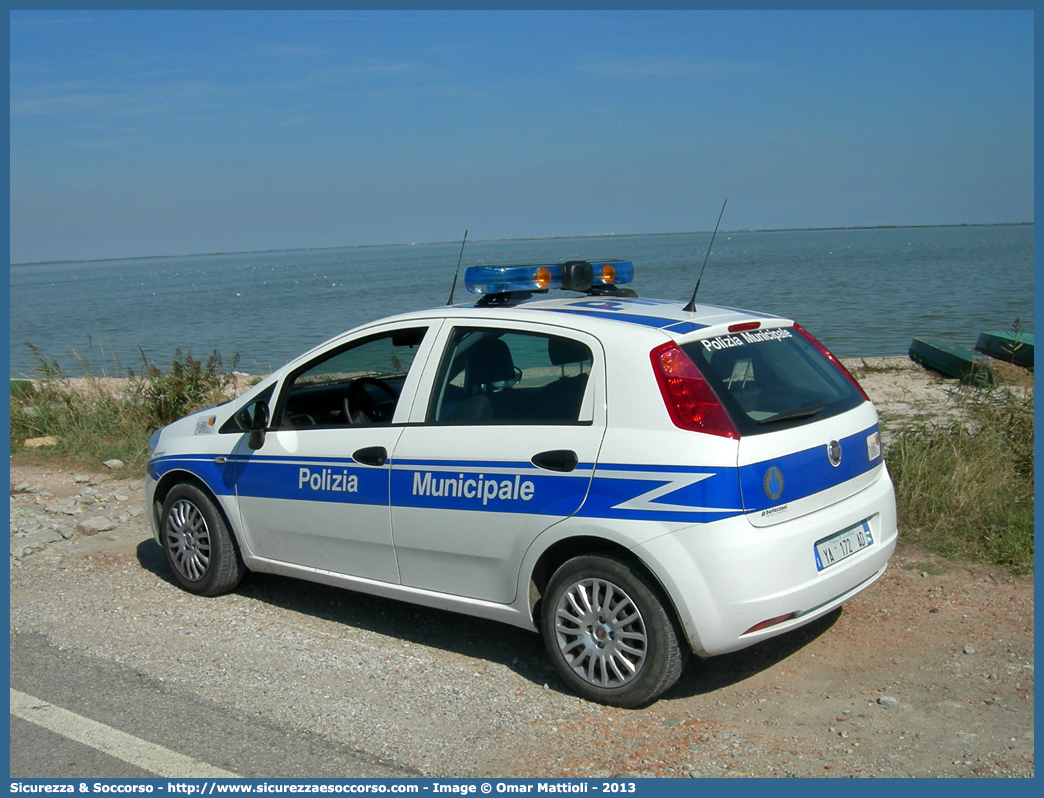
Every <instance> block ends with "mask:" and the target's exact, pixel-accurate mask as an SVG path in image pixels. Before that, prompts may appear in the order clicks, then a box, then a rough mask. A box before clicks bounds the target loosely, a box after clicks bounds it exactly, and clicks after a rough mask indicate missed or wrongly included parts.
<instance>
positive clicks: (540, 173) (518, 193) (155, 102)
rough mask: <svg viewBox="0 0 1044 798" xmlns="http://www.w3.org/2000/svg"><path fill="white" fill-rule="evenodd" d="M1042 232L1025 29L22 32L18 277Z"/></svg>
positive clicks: (211, 27) (883, 16)
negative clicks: (567, 240) (181, 261)
mask: <svg viewBox="0 0 1044 798" xmlns="http://www.w3.org/2000/svg"><path fill="white" fill-rule="evenodd" d="M726 197H727V198H728V200H729V203H728V209H727V211H726V214H725V218H724V219H723V220H722V229H729V230H739V229H748V228H781V227H784V228H785V227H827V226H849V225H854V226H859V225H878V224H960V223H996V222H1025V221H1032V220H1033V15H1032V12H1028V11H1022V12H867V13H857V12H786V11H781V12H708V11H673V12H635V11H590V12H540V11H529V12H493V11H490V12H441V11H412V12H376V11H375V12H364V11H320V12H281V11H271V12H187V11H177V12H97V11H72V10H70V11H55V12H11V194H10V198H11V261H12V262H15V263H21V262H31V261H41V260H66V259H92V258H109V257H133V256H144V255H175V254H190V253H202V252H216V251H236V250H259V249H283V248H297V247H326V246H347V245H355V244H380V243H403V242H410V241H447V240H454V239H459V237H460V236H461V235H462V234H463V232H464V230H465V229H468V230H469V231H470V232H469V238H471V239H490V238H516V237H544V236H559V235H593V234H602V233H648V232H676V231H691V230H709V229H710V228H712V227H713V225H714V221H715V220H716V219H717V214H718V211H719V210H720V208H721V203H722V201H723V200H724V199H725V198H726Z"/></svg>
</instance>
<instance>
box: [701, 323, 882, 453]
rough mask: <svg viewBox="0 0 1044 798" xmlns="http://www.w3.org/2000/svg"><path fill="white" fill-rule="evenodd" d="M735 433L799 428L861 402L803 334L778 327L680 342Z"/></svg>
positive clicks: (842, 374) (849, 382) (850, 384)
mask: <svg viewBox="0 0 1044 798" xmlns="http://www.w3.org/2000/svg"><path fill="white" fill-rule="evenodd" d="M681 348H682V349H683V350H684V351H685V353H686V354H687V355H688V356H689V357H690V358H691V359H692V362H693V363H695V364H696V365H697V367H698V368H699V369H700V371H701V372H702V374H703V376H704V377H705V378H706V379H707V381H708V382H709V383H710V384H711V386H712V387H713V388H714V391H715V393H717V395H718V398H719V399H721V402H722V404H723V405H725V408H726V410H728V412H729V415H730V416H731V417H732V420H733V421H734V422H735V424H736V426H737V428H738V429H739V432H740V434H741V435H757V434H760V433H763V432H773V431H775V430H778V429H783V428H788V427H793V426H799V425H801V424H805V423H808V422H811V421H819V420H820V419H824V418H829V417H830V416H834V415H837V414H838V413H843V412H845V411H846V410H851V409H852V408H853V407H856V406H858V405H859V404H861V403H862V402H863V401H864V399H863V397H862V395H861V394H860V393H859V391H858V390H857V389H856V387H855V385H853V384H852V382H851V380H849V379H848V377H847V376H846V375H845V374H844V373H842V372H841V371H840V370H839V369H838V368H837V367H835V366H834V364H833V363H831V362H830V361H829V360H827V359H826V357H824V356H823V355H822V354H821V353H820V352H819V350H817V349H816V348H815V347H814V346H813V345H812V344H811V343H810V342H809V341H808V340H807V339H806V338H805V337H804V336H802V335H800V334H798V333H797V332H796V331H794V330H793V329H792V328H788V327H780V328H776V329H769V330H758V331H756V332H750V333H738V334H736V335H720V336H717V337H715V338H705V339H702V340H699V341H691V342H689V343H687V344H682V345H681Z"/></svg>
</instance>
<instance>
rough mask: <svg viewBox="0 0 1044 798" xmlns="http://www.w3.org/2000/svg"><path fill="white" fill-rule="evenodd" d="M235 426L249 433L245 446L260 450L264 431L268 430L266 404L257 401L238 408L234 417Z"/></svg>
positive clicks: (263, 442) (263, 441) (259, 400)
mask: <svg viewBox="0 0 1044 798" xmlns="http://www.w3.org/2000/svg"><path fill="white" fill-rule="evenodd" d="M235 419H236V426H238V427H239V428H240V429H241V430H243V432H249V433H250V437H249V438H248V439H247V446H249V447H250V448H251V449H260V448H261V447H262V446H264V445H265V430H266V429H268V403H267V402H265V401H263V400H261V399H258V400H257V401H255V402H251V403H250V404H248V405H246V406H244V407H242V408H240V410H239V411H238V412H237V413H236V415H235Z"/></svg>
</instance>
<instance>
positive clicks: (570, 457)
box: [529, 449, 580, 474]
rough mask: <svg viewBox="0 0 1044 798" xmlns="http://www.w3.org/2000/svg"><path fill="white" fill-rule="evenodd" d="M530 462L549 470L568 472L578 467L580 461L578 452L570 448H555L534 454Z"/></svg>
mask: <svg viewBox="0 0 1044 798" xmlns="http://www.w3.org/2000/svg"><path fill="white" fill-rule="evenodd" d="M529 462H531V463H532V464H533V465H535V466H536V467H537V468H544V469H546V470H548V471H561V472H562V473H565V474H568V473H569V472H570V471H572V470H573V469H574V468H576V464H577V463H578V462H580V461H579V460H578V459H577V456H576V452H574V451H571V450H569V449H554V450H552V451H550V452H541V453H540V454H534V455H533V458H532V459H531V460H530V461H529Z"/></svg>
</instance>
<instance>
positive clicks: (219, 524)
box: [160, 483, 246, 596]
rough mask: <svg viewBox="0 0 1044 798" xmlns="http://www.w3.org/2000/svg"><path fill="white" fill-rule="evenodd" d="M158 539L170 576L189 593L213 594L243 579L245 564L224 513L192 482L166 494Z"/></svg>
mask: <svg viewBox="0 0 1044 798" xmlns="http://www.w3.org/2000/svg"><path fill="white" fill-rule="evenodd" d="M160 540H161V541H162V543H163V553H164V554H165V555H166V556H167V564H168V565H169V566H170V570H171V571H172V572H173V574H174V578H175V579H176V580H177V581H178V584H179V585H181V586H182V587H183V588H184V589H185V590H187V591H189V592H190V593H197V594H199V595H201V596H216V595H218V594H220V593H227V592H228V591H230V590H234V589H235V588H236V586H237V585H238V584H239V583H240V582H241V581H242V580H243V575H244V574H245V573H246V566H245V565H244V564H243V560H242V558H241V557H240V556H239V552H237V551H236V546H235V543H234V541H233V540H232V533H231V532H230V531H229V529H228V525H227V524H226V523H225V518H224V516H223V515H222V514H221V511H220V510H219V509H218V508H217V507H216V506H215V505H214V502H213V501H212V500H211V499H210V497H209V496H207V494H205V493H204V492H203V491H202V490H200V489H199V488H197V487H196V486H195V485H191V484H188V483H183V484H181V485H177V486H175V487H174V488H173V489H171V491H170V493H168V494H167V498H166V499H165V500H164V502H163V516H162V519H161V525H160Z"/></svg>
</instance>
